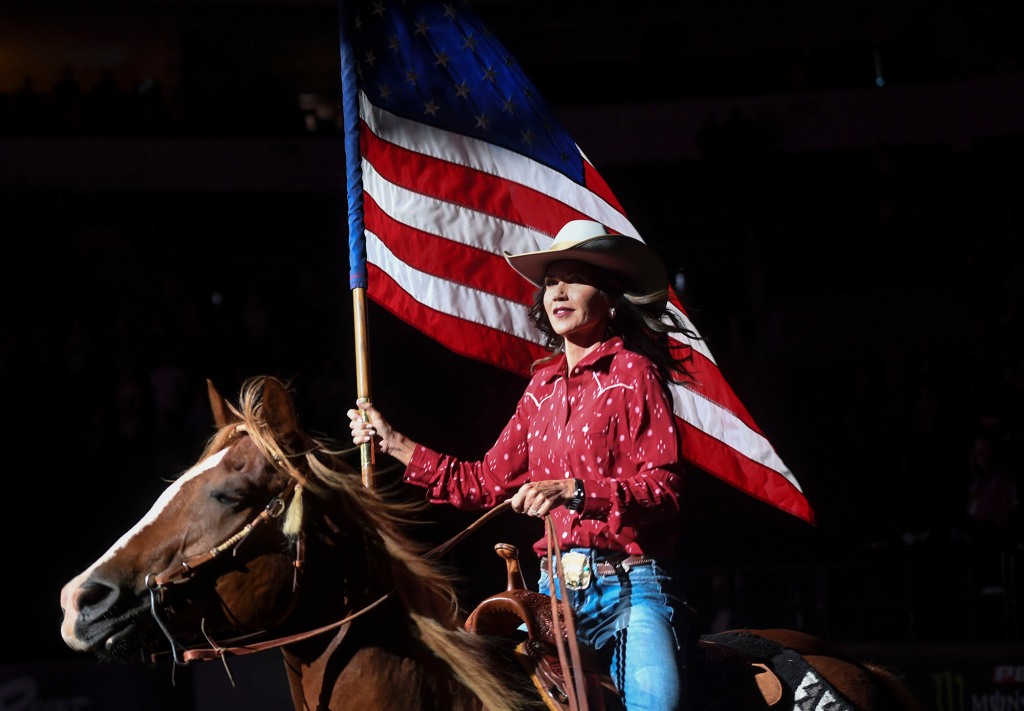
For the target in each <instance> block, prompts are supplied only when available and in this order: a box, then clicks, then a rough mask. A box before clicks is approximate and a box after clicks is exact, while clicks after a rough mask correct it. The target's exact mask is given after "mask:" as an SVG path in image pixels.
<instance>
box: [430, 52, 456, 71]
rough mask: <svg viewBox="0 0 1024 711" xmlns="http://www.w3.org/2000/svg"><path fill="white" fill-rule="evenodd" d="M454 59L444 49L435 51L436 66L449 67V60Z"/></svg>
mask: <svg viewBox="0 0 1024 711" xmlns="http://www.w3.org/2000/svg"><path fill="white" fill-rule="evenodd" d="M450 61H452V58H451V57H449V56H448V53H447V52H445V51H444V50H443V49H442V50H441V51H440V52H435V53H434V66H435V67H442V68H444V69H447V68H448V62H450Z"/></svg>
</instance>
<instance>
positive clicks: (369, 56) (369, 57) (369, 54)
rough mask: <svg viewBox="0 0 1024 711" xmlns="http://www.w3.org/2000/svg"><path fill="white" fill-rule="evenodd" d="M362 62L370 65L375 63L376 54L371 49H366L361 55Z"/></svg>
mask: <svg viewBox="0 0 1024 711" xmlns="http://www.w3.org/2000/svg"><path fill="white" fill-rule="evenodd" d="M363 62H364V63H365V64H369V65H370V66H371V67H372V66H374V65H375V64H376V63H377V55H376V54H374V53H373V50H372V49H368V50H366V55H365V56H364V57H363Z"/></svg>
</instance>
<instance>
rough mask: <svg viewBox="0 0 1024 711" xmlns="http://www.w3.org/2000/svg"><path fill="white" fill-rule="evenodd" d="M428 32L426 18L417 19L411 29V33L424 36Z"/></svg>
mask: <svg viewBox="0 0 1024 711" xmlns="http://www.w3.org/2000/svg"><path fill="white" fill-rule="evenodd" d="M428 32H430V23H429V22H427V21H426V20H417V21H416V29H414V30H413V34H414V35H423V36H424V37H426V35H427V33H428Z"/></svg>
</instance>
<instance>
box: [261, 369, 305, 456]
mask: <svg viewBox="0 0 1024 711" xmlns="http://www.w3.org/2000/svg"><path fill="white" fill-rule="evenodd" d="M262 400H263V419H264V420H266V422H267V424H268V425H270V428H271V429H272V430H273V431H274V432H275V433H276V434H277V437H278V439H279V440H281V441H283V442H288V443H291V444H295V443H296V442H297V441H298V440H299V439H300V437H299V418H298V415H296V414H295V403H294V402H293V401H292V396H291V394H290V393H289V392H288V389H287V388H286V387H285V386H284V384H283V383H282V382H281V381H280V380H277V379H276V378H264V380H263V398H262Z"/></svg>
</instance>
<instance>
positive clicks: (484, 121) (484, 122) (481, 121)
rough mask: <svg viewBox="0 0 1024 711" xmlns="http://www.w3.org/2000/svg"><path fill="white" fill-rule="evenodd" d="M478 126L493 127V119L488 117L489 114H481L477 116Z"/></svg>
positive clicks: (484, 128) (483, 127) (485, 128)
mask: <svg viewBox="0 0 1024 711" xmlns="http://www.w3.org/2000/svg"><path fill="white" fill-rule="evenodd" d="M476 127H477V128H482V129H483V130H485V131H486V130H487V129H488V128H490V127H491V120H490V119H489V118H488V117H487V114H480V115H479V116H477V117H476Z"/></svg>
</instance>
